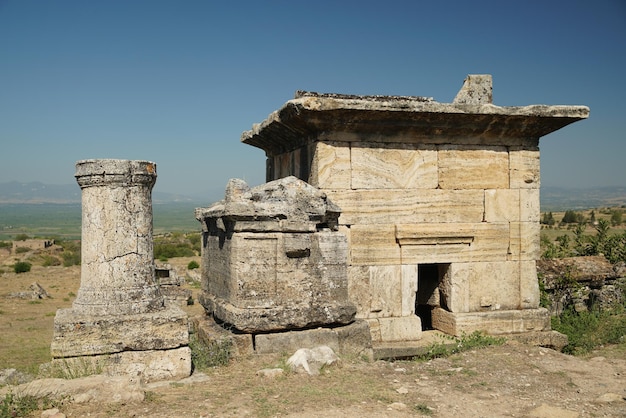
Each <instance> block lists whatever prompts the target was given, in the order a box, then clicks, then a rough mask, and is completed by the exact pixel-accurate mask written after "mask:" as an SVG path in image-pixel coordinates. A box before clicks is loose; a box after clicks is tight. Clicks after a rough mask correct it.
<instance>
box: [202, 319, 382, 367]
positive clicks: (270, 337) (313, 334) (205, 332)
mask: <svg viewBox="0 0 626 418" xmlns="http://www.w3.org/2000/svg"><path fill="white" fill-rule="evenodd" d="M192 321H193V324H194V326H195V329H196V332H197V333H198V338H199V339H200V340H201V341H203V342H204V343H205V344H211V343H214V342H219V341H223V340H224V339H230V341H231V342H232V347H233V353H232V354H233V356H243V355H248V354H272V353H283V352H294V351H296V350H298V349H300V348H311V347H315V346H319V345H327V346H329V347H330V348H332V349H333V350H335V351H336V352H338V353H344V354H354V355H364V356H366V357H368V358H372V339H371V335H370V329H369V325H368V323H367V322H366V321H362V320H357V321H354V322H353V323H351V324H348V325H344V326H338V327H333V328H329V327H320V328H315V329H307V330H300V331H287V332H274V333H264V334H247V333H239V332H231V331H228V330H226V329H224V328H222V327H221V326H220V325H218V324H217V323H216V322H215V320H214V319H213V318H212V317H211V316H201V317H195V318H193V319H192Z"/></svg>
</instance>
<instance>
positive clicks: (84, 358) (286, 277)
mask: <svg viewBox="0 0 626 418" xmlns="http://www.w3.org/2000/svg"><path fill="white" fill-rule="evenodd" d="M588 115H589V109H588V108H587V107H585V106H547V105H531V106H523V107H499V106H495V105H493V104H492V81H491V76H489V75H470V76H468V77H467V78H466V80H465V83H464V85H463V87H462V88H461V90H460V91H459V93H458V94H457V96H456V98H455V99H454V101H453V102H452V103H438V102H436V101H434V100H433V99H431V98H424V97H407V96H348V95H340V94H318V93H313V92H297V94H296V98H295V99H293V100H290V101H288V102H287V103H285V105H284V106H283V107H282V108H280V109H279V110H277V111H275V112H273V113H272V114H271V115H270V116H269V117H268V118H267V119H266V120H265V121H263V122H262V123H260V124H257V125H254V126H253V129H252V130H251V131H247V132H244V133H243V135H242V141H243V142H244V143H246V144H249V145H252V146H255V147H258V148H261V149H262V150H264V151H265V153H266V156H267V163H266V167H267V172H266V173H267V174H266V180H267V183H265V184H262V185H260V186H257V187H250V186H248V185H247V184H246V183H245V182H243V181H242V180H237V179H233V180H230V182H229V183H228V185H227V187H226V193H225V197H224V200H222V201H220V202H217V203H214V204H212V205H210V206H208V207H206V208H197V209H196V211H195V217H196V219H197V220H198V221H199V222H200V225H201V230H202V247H201V248H202V254H201V259H202V262H201V274H200V276H201V287H202V288H201V291H200V295H199V297H198V299H199V301H200V303H201V304H202V306H203V308H204V311H205V313H206V315H203V316H199V317H196V318H193V325H194V329H195V330H196V332H197V333H198V337H199V339H200V340H201V341H204V342H207V343H213V342H216V341H220V340H222V339H227V340H228V341H229V342H230V343H232V354H234V355H235V356H237V355H244V354H252V353H276V352H293V351H295V350H298V349H300V348H311V347H315V346H319V345H325V346H328V347H330V348H331V349H333V350H336V351H339V352H344V353H345V352H351V353H354V354H357V355H367V356H369V357H371V356H374V357H377V358H383V357H406V356H410V355H414V354H415V353H416V352H415V351H414V349H415V347H417V346H418V345H419V344H418V343H419V341H420V340H421V338H422V335H423V332H424V331H426V330H439V331H441V332H444V333H447V334H449V335H455V336H460V335H462V334H466V333H471V332H473V331H484V332H486V333H489V334H493V335H507V336H514V337H519V336H522V338H524V339H525V340H526V341H532V342H533V343H535V344H539V345H545V346H554V347H557V346H559V345H562V339H560V338H561V337H562V336H560V334H558V333H553V332H552V331H551V328H550V316H549V312H548V311H547V310H546V309H544V308H541V307H540V306H539V288H538V280H537V260H538V259H539V256H540V254H539V239H540V235H539V217H540V207H539V186H540V181H539V180H540V175H539V174H540V173H539V139H540V138H541V137H542V136H544V135H547V134H549V133H551V132H554V131H556V130H558V129H560V128H562V127H564V126H566V125H568V124H570V123H573V122H575V121H578V120H581V119H585V118H587V117H588ZM76 179H77V182H78V184H79V185H80V187H81V190H82V266H81V283H80V289H79V290H78V295H77V297H76V300H75V301H74V303H73V305H72V307H71V308H70V309H60V310H58V311H57V314H56V317H55V321H54V336H53V341H52V347H51V351H52V356H53V362H52V365H53V366H54V367H58V368H61V369H64V370H70V371H71V370H76V369H82V370H83V373H84V371H85V369H89V370H91V371H93V372H97V371H104V372H107V373H109V374H131V375H133V374H134V375H141V376H142V378H143V379H145V380H147V381H150V380H160V379H172V378H181V377H185V376H189V374H190V373H191V352H190V349H189V346H188V343H189V333H188V332H189V329H188V326H189V324H188V318H187V315H186V314H185V313H184V312H183V311H182V310H181V309H180V307H179V305H180V302H181V300H183V301H184V300H185V297H184V295H183V297H179V296H180V295H179V293H180V292H179V291H178V289H177V288H176V286H177V285H179V284H180V283H179V281H178V279H177V278H176V277H174V276H170V275H169V271H165V270H167V269H165V270H163V268H161V269H159V270H163V271H159V274H158V276H157V273H156V272H155V262H154V254H153V237H152V201H151V191H152V187H153V185H154V183H155V181H156V164H154V163H152V162H148V161H129V160H84V161H79V162H78V163H77V164H76ZM159 282H160V283H159ZM160 285H163V286H166V285H167V286H170V287H171V289H165V288H164V289H160ZM168 301H169V302H168ZM557 334H558V335H557ZM559 336H560V337H559Z"/></svg>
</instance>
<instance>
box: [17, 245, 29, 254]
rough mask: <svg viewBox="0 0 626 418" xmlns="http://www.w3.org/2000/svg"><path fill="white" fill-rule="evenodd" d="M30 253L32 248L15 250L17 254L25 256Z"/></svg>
mask: <svg viewBox="0 0 626 418" xmlns="http://www.w3.org/2000/svg"><path fill="white" fill-rule="evenodd" d="M29 251H30V248H26V247H17V248H16V249H15V254H24V253H27V252H29Z"/></svg>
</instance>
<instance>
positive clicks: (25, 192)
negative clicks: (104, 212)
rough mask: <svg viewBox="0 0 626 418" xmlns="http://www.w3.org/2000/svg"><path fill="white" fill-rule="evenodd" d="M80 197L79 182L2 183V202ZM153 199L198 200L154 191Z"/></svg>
mask: <svg viewBox="0 0 626 418" xmlns="http://www.w3.org/2000/svg"><path fill="white" fill-rule="evenodd" d="M80 198H81V193H80V188H79V187H78V185H77V184H44V183H41V182H39V181H33V182H28V183H20V182H17V181H10V182H8V183H0V203H80ZM152 200H153V202H154V203H169V202H194V201H198V199H197V198H193V197H189V196H184V195H181V194H176V193H165V192H153V193H152Z"/></svg>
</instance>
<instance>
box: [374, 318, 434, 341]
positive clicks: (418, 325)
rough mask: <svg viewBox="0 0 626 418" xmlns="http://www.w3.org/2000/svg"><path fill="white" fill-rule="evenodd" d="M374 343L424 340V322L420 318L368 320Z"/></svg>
mask: <svg viewBox="0 0 626 418" xmlns="http://www.w3.org/2000/svg"><path fill="white" fill-rule="evenodd" d="M367 322H368V323H369V326H370V330H371V333H372V340H373V341H387V342H396V341H416V340H419V339H420V338H422V320H421V319H420V318H419V317H418V316H415V315H414V316H403V317H396V318H372V319H368V320H367Z"/></svg>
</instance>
